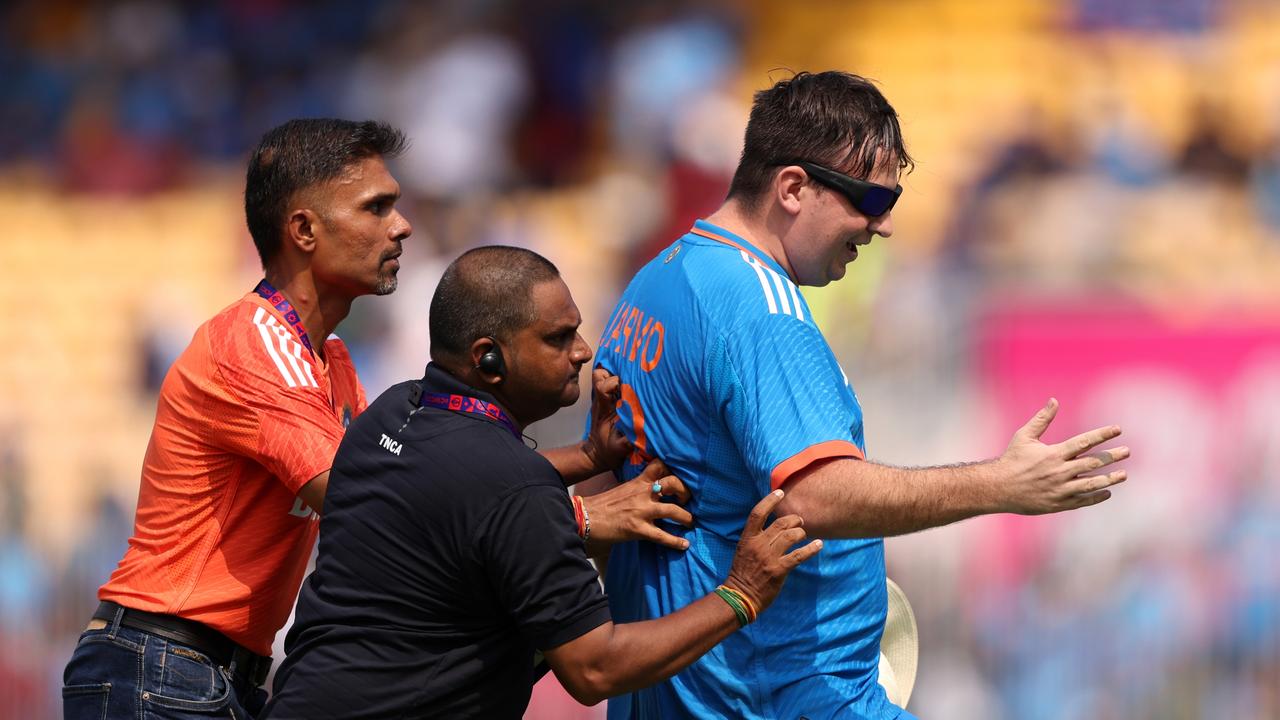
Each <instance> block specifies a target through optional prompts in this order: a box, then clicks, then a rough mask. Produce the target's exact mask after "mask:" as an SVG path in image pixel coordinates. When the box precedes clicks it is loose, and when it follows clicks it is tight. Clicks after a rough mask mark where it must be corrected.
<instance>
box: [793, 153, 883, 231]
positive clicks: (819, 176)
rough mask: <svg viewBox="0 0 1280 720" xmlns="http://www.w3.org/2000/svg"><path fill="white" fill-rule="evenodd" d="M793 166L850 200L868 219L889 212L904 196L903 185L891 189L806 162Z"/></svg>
mask: <svg viewBox="0 0 1280 720" xmlns="http://www.w3.org/2000/svg"><path fill="white" fill-rule="evenodd" d="M792 164H794V165H799V166H800V167H802V168H804V171H805V172H807V173H809V177H811V178H813V179H814V180H817V181H818V182H820V183H822V184H823V185H826V186H827V187H829V188H831V189H833V190H835V191H837V192H839V193H840V194H841V195H844V196H845V197H847V198H849V202H850V203H853V206H854V207H855V208H857V209H858V212H860V213H862V214H863V215H866V216H867V217H880V216H881V215H884V214H885V213H887V212H889V211H890V210H892V209H893V206H894V204H895V203H897V202H898V198H899V197H900V196H901V195H902V186H901V185H898V186H897V187H895V188H893V189H890V188H887V187H885V186H883V185H877V184H875V183H873V182H867V181H866V180H859V179H858V178H854V177H849V176H848V175H845V174H844V173H841V172H836V171H835V170H832V169H831V168H827V167H823V166H821V165H814V164H813V163H811V162H806V161H804V160H797V161H796V162H795V163H792Z"/></svg>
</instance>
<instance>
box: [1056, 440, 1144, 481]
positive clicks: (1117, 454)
mask: <svg viewBox="0 0 1280 720" xmlns="http://www.w3.org/2000/svg"><path fill="white" fill-rule="evenodd" d="M1128 457H1129V448H1127V447H1118V448H1111V449H1110V450H1098V451H1096V452H1091V453H1089V454H1088V455H1084V456H1081V457H1079V458H1076V459H1075V460H1072V461H1070V462H1068V463H1067V468H1068V469H1069V470H1070V471H1071V474H1072V475H1075V476H1077V477H1079V476H1082V475H1084V474H1085V473H1091V472H1093V471H1094V470H1097V469H1099V468H1103V467H1106V466H1108V465H1110V464H1112V463H1117V462H1120V461H1121V460H1125V459H1127V458H1128Z"/></svg>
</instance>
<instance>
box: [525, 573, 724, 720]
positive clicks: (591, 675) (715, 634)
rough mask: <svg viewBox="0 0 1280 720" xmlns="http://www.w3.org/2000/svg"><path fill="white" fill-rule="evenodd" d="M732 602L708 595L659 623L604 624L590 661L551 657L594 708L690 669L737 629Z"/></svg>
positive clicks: (561, 674) (558, 671)
mask: <svg viewBox="0 0 1280 720" xmlns="http://www.w3.org/2000/svg"><path fill="white" fill-rule="evenodd" d="M738 627H739V625H738V619H737V616H736V615H734V611H733V609H732V608H730V607H729V605H728V603H726V602H725V601H724V600H722V599H720V598H719V597H717V596H715V595H707V596H706V597H703V598H701V599H699V600H697V601H695V602H693V603H692V604H690V605H688V606H686V607H684V608H682V609H680V610H678V611H676V612H674V613H672V614H670V615H667V616H665V617H661V618H658V619H656V620H646V621H644V622H636V623H626V624H621V625H614V624H608V625H604V626H602V627H600V628H597V629H596V630H593V631H592V633H599V634H600V635H601V637H599V638H591V640H593V641H595V642H594V643H593V645H594V647H593V652H591V653H590V656H589V657H581V658H575V660H576V661H570V660H569V659H568V658H563V657H558V656H557V652H558V651H559V649H556V650H552V651H549V652H548V653H547V657H548V659H549V660H551V666H552V668H553V669H554V670H555V673H556V677H557V678H558V679H559V680H560V682H561V683H562V684H563V685H564V686H565V688H566V689H567V690H569V692H570V694H571V695H573V697H574V699H575V700H577V701H578V702H581V703H582V704H584V705H594V704H595V703H597V702H600V701H601V700H604V699H605V698H610V697H615V696H617V695H621V694H623V693H627V692H631V691H633V690H638V689H640V688H644V687H649V686H650V685H653V684H655V683H658V682H661V681H662V680H665V679H667V678H669V677H671V676H672V675H675V674H676V673H678V672H680V671H681V670H683V669H684V668H686V667H688V666H689V665H690V664H691V663H693V661H694V660H697V659H698V658H699V657H702V655H703V654H705V653H706V652H707V651H708V650H710V649H711V648H712V647H714V646H715V645H716V644H717V643H719V642H720V641H721V640H724V639H725V638H726V637H728V636H729V635H731V634H733V632H734V631H736V630H737V629H738Z"/></svg>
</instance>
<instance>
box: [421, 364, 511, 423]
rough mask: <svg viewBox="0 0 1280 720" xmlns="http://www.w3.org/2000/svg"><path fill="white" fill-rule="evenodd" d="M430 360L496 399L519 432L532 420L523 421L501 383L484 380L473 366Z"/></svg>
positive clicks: (457, 378)
mask: <svg viewBox="0 0 1280 720" xmlns="http://www.w3.org/2000/svg"><path fill="white" fill-rule="evenodd" d="M432 362H434V363H435V364H436V366H437V367H439V368H440V369H441V370H444V371H445V372H447V373H449V374H450V375H452V376H453V377H454V378H455V379H456V380H458V381H459V382H461V383H462V384H464V385H466V386H468V387H471V388H475V389H476V390H479V391H481V392H486V393H489V394H490V395H492V396H493V399H494V400H497V401H498V405H500V406H502V409H503V410H505V411H506V413H507V417H509V418H511V422H512V424H513V425H515V426H516V429H517V430H519V431H520V432H521V433H523V432H524V429H525V428H526V427H528V426H529V425H531V424H532V422H534V421H530V422H525V420H524V419H522V418H521V417H520V412H519V408H518V407H513V406H512V404H511V399H510V398H509V397H507V394H506V393H505V392H503V386H502V384H497V385H494V384H493V383H489V382H486V381H485V379H484V378H482V377H481V376H480V373H478V372H476V370H475V368H472V367H465V366H464V365H463V364H462V363H460V362H448V361H441V360H440V359H438V358H434V357H433V358H432Z"/></svg>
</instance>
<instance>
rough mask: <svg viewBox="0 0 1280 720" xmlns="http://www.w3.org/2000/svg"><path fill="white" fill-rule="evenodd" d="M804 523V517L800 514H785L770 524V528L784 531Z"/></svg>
mask: <svg viewBox="0 0 1280 720" xmlns="http://www.w3.org/2000/svg"><path fill="white" fill-rule="evenodd" d="M802 525H804V518H802V517H800V516H799V515H783V516H782V517H780V518H778V519H777V520H774V521H773V522H772V523H770V524H769V530H776V531H779V532H781V531H783V530H790V529H791V528H798V527H800V526H802Z"/></svg>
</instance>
